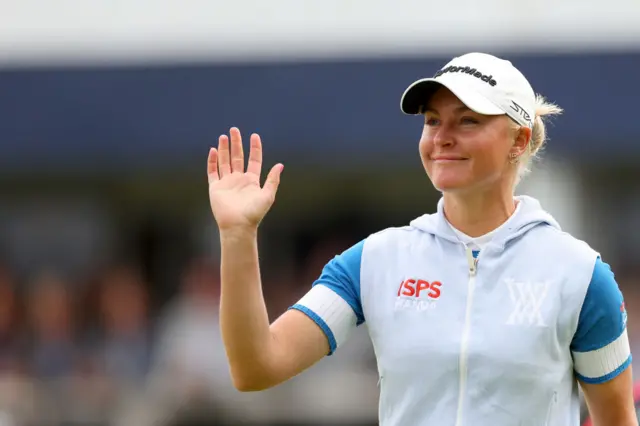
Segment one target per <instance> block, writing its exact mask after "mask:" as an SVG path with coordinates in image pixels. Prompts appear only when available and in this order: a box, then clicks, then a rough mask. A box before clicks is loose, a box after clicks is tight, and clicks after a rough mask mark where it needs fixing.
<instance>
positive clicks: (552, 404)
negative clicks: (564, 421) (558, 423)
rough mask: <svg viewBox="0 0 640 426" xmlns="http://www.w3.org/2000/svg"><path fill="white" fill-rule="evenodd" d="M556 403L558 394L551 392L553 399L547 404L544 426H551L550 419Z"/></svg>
mask: <svg viewBox="0 0 640 426" xmlns="http://www.w3.org/2000/svg"><path fill="white" fill-rule="evenodd" d="M557 403H558V392H557V391H556V392H553V397H552V398H551V402H550V403H549V409H548V410H547V421H545V422H544V424H545V425H546V426H549V425H550V424H551V419H552V418H553V410H554V408H555V407H556V404H557Z"/></svg>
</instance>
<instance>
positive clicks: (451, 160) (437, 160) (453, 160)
mask: <svg viewBox="0 0 640 426" xmlns="http://www.w3.org/2000/svg"><path fill="white" fill-rule="evenodd" d="M466 160H467V159H466V158H453V157H451V158H432V161H433V162H435V163H457V162H459V161H466Z"/></svg>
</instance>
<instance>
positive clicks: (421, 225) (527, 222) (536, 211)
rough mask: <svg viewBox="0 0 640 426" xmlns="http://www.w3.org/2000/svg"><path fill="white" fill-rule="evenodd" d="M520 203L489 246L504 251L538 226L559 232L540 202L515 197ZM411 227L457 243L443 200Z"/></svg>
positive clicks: (415, 220)
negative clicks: (436, 207)
mask: <svg viewBox="0 0 640 426" xmlns="http://www.w3.org/2000/svg"><path fill="white" fill-rule="evenodd" d="M515 199H516V200H518V201H519V202H520V208H519V210H518V214H517V215H516V216H514V217H512V218H511V220H510V221H509V223H508V224H507V226H505V227H503V228H501V229H500V230H499V231H498V233H496V235H495V236H494V237H493V240H492V242H491V245H494V246H496V245H497V246H499V248H500V249H502V250H503V249H504V247H505V246H506V244H507V243H508V242H509V241H511V240H513V239H515V238H518V237H520V236H521V235H523V234H525V233H526V232H527V231H529V230H531V229H533V228H534V227H536V226H538V225H548V226H551V227H553V228H556V229H558V230H560V225H559V224H558V222H556V220H555V219H554V218H553V216H551V214H549V213H548V212H546V211H545V210H543V209H542V207H541V206H540V202H539V201H538V200H536V199H535V198H532V197H529V196H526V195H519V196H517V197H515ZM410 225H411V226H412V227H414V228H416V229H419V230H421V231H424V232H427V233H429V234H432V235H434V236H436V237H438V238H443V239H445V240H448V241H451V242H454V243H459V240H458V237H457V236H456V234H455V233H454V232H453V229H451V226H450V225H449V223H448V222H447V219H446V218H445V216H444V199H443V198H441V199H440V201H438V210H437V212H436V213H433V214H425V215H423V216H420V217H418V218H417V219H414V220H413V221H411V224H410Z"/></svg>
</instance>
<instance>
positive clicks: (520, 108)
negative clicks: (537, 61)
mask: <svg viewBox="0 0 640 426" xmlns="http://www.w3.org/2000/svg"><path fill="white" fill-rule="evenodd" d="M442 86H444V87H446V88H447V89H449V90H450V91H451V92H452V93H453V94H454V95H456V96H457V97H458V99H460V101H462V103H463V104H465V105H466V106H467V107H468V108H469V109H470V110H472V111H475V112H477V113H478V114H483V115H502V114H506V115H508V116H509V117H511V118H512V119H513V120H514V121H515V122H516V123H518V124H520V125H521V126H525V127H529V128H531V127H533V121H534V119H535V105H536V95H535V93H534V91H533V88H532V87H531V85H530V84H529V82H528V81H527V79H526V78H525V76H524V75H522V73H521V72H520V71H519V70H518V69H517V68H516V67H514V66H513V64H512V63H511V62H509V61H507V60H504V59H500V58H497V57H495V56H492V55H488V54H486V53H467V54H466V55H462V56H458V57H456V58H454V59H453V60H451V61H450V62H449V63H448V64H447V65H445V67H444V68H442V69H441V70H440V71H438V72H437V73H436V74H435V75H434V76H433V77H432V78H423V79H420V80H417V81H415V82H414V83H412V84H411V85H410V86H409V87H408V88H407V90H405V92H404V94H403V95H402V99H401V101H400V108H401V109H402V111H403V112H404V113H405V114H410V115H417V114H422V113H424V109H425V107H426V105H427V103H428V102H429V98H430V97H431V96H432V95H433V94H434V93H435V92H436V91H437V90H438V89H439V88H441V87H442Z"/></svg>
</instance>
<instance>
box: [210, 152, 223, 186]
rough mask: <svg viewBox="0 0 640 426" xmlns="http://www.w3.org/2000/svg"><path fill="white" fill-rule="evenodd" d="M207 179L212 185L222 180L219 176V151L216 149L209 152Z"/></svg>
mask: <svg viewBox="0 0 640 426" xmlns="http://www.w3.org/2000/svg"><path fill="white" fill-rule="evenodd" d="M207 177H208V179H209V183H210V184H211V183H213V182H215V181H217V180H218V179H220V177H219V176H218V151H217V150H216V149H215V148H211V149H210V150H209V158H208V159H207Z"/></svg>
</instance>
